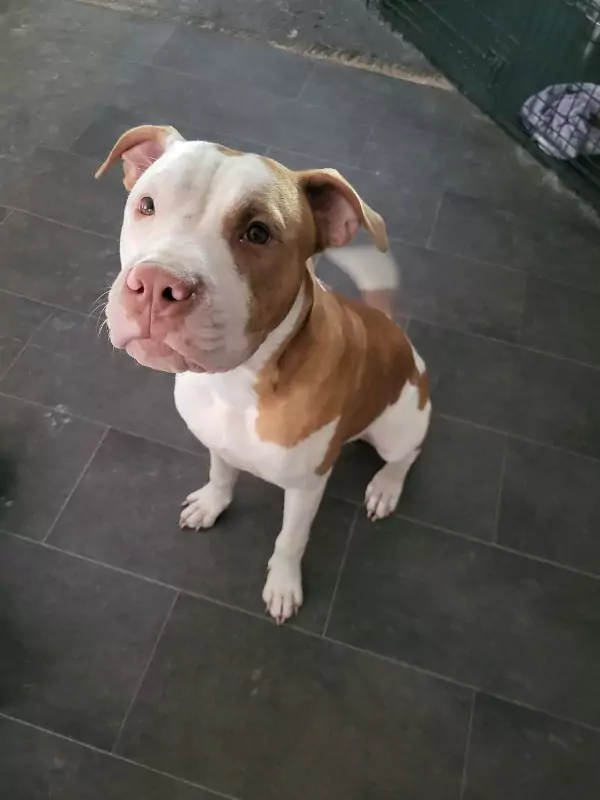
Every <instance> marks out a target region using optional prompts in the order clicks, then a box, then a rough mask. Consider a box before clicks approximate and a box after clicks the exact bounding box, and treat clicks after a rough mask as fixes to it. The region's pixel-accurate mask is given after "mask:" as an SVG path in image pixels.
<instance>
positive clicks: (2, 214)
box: [0, 208, 10, 225]
mask: <svg viewBox="0 0 600 800" xmlns="http://www.w3.org/2000/svg"><path fill="white" fill-rule="evenodd" d="M9 214H10V210H9V209H8V208H0V225H2V223H3V222H4V220H5V219H6V218H7V217H8V215H9Z"/></svg>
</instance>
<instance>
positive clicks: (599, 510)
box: [498, 441, 600, 575]
mask: <svg viewBox="0 0 600 800" xmlns="http://www.w3.org/2000/svg"><path fill="white" fill-rule="evenodd" d="M598 531H600V462H597V461H593V460H591V459H585V458H578V457H577V456H571V455H568V454H566V453H561V452H558V451H555V450H549V449H548V448H546V447H538V446H536V445H530V444H527V443H526V442H514V441H513V442H511V443H510V446H509V450H508V458H507V462H506V475H505V480H504V485H503V489H502V505H501V510H500V523H499V532H498V541H499V542H500V544H504V545H507V546H508V547H512V548H514V549H516V550H522V551H524V552H526V553H532V554H533V555H536V556H541V557H542V558H547V559H549V560H551V561H557V562H559V563H561V564H567V565H569V566H572V567H576V568H578V569H581V570H584V571H586V572H594V573H596V574H599V575H600V540H599V537H598Z"/></svg>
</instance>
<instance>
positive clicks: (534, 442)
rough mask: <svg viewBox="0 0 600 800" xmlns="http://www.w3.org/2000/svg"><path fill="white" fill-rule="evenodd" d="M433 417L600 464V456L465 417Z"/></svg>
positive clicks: (444, 415) (443, 415)
mask: <svg viewBox="0 0 600 800" xmlns="http://www.w3.org/2000/svg"><path fill="white" fill-rule="evenodd" d="M433 415H434V416H435V417H438V418H439V419H446V420H448V421H449V422H456V423H459V424H460V425H469V426H471V427H472V428H477V429H478V430H481V431H488V432H489V433H495V434H496V435H497V436H503V437H505V438H507V439H509V440H511V441H517V442H525V443H526V444H532V445H535V446H536V447H545V448H546V449H548V450H552V451H553V452H555V453H562V454H563V455H566V456H572V457H573V458H581V459H583V460H585V461H591V462H592V463H593V464H598V463H600V456H590V455H588V454H587V453H579V452H577V450H569V449H568V448H567V447H560V446H559V445H556V444H552V443H550V442H542V441H540V440H539V439H531V438H530V437H529V436H523V435H522V434H520V433H512V432H511V431H503V430H500V428H494V427H492V426H491V425H485V424H483V423H481V422H474V421H473V420H469V419H466V418H464V417H455V416H454V415H453V414H447V413H445V412H443V411H434V414H433Z"/></svg>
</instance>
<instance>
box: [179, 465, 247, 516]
mask: <svg viewBox="0 0 600 800" xmlns="http://www.w3.org/2000/svg"><path fill="white" fill-rule="evenodd" d="M237 477H238V471H237V469H235V468H234V467H232V466H231V464H228V463H227V462H226V461H223V459H222V458H221V456H220V455H219V454H218V453H216V452H215V451H214V450H211V451H210V473H209V480H208V483H207V484H206V485H205V486H203V487H202V488H201V489H198V490H197V491H195V492H192V493H191V494H190V495H188V496H187V497H186V499H185V500H184V503H183V505H184V508H183V511H182V512H181V516H180V518H179V527H180V528H193V529H194V530H196V531H198V530H200V528H211V527H212V526H213V525H214V524H215V521H216V519H217V517H218V516H219V515H220V514H222V513H223V511H225V509H226V508H227V506H228V505H230V503H231V500H232V498H233V487H234V486H235V483H236V481H237Z"/></svg>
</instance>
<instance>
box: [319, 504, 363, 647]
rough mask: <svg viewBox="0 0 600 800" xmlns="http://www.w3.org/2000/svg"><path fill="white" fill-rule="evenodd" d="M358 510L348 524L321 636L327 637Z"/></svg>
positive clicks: (357, 509) (358, 509)
mask: <svg viewBox="0 0 600 800" xmlns="http://www.w3.org/2000/svg"><path fill="white" fill-rule="evenodd" d="M359 511H360V508H356V509H355V511H354V516H353V517H352V522H351V523H350V527H349V529H348V536H347V537H346V544H345V545H344V552H343V553H342V558H341V561H340V568H339V570H338V574H337V576H336V579H335V584H334V586H333V592H332V593H331V600H330V602H329V608H328V609H327V616H326V617H325V624H324V625H323V630H322V632H321V635H322V636H327V631H328V630H329V624H330V622H331V616H332V614H333V606H334V604H335V601H336V598H337V593H338V587H339V585H340V583H341V580H342V572H343V571H344V567H345V566H346V560H347V558H348V553H349V551H350V545H351V544H352V539H353V537H354V529H355V527H356V524H357V522H358V514H359Z"/></svg>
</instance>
